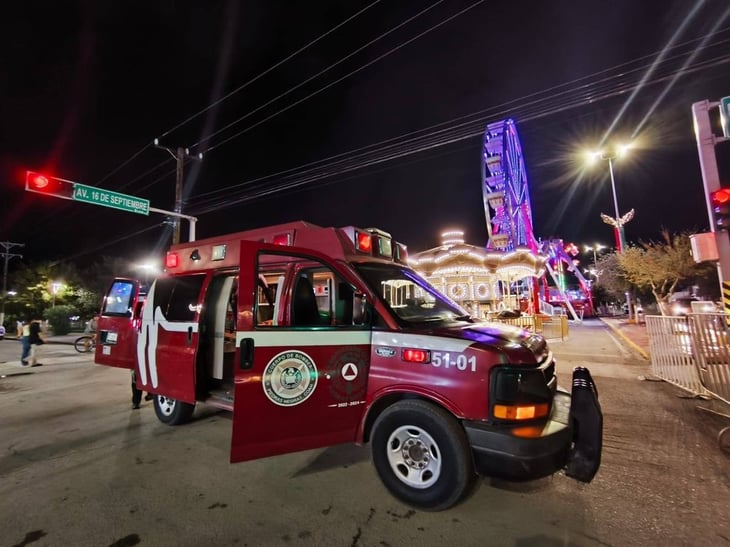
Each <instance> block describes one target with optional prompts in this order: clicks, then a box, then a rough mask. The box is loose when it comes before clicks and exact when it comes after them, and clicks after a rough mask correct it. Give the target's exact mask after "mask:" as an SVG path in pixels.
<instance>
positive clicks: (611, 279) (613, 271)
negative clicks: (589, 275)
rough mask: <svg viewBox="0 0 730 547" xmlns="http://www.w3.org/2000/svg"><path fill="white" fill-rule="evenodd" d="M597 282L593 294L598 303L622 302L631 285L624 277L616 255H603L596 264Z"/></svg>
mask: <svg viewBox="0 0 730 547" xmlns="http://www.w3.org/2000/svg"><path fill="white" fill-rule="evenodd" d="M596 270H597V271H598V274H599V275H598V281H597V282H596V291H595V293H594V296H595V295H598V296H597V299H598V300H599V301H605V302H622V301H624V300H625V296H624V295H625V294H626V291H628V290H629V289H631V284H630V283H629V282H628V281H627V279H626V277H625V276H624V273H623V270H622V269H621V266H620V264H619V261H618V255H617V254H616V253H609V254H605V255H603V256H602V257H600V258H599V259H598V261H597V262H596Z"/></svg>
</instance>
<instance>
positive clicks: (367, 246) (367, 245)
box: [355, 232, 373, 254]
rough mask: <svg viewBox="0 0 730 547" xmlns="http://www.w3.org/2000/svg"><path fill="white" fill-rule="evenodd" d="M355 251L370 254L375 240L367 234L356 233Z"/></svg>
mask: <svg viewBox="0 0 730 547" xmlns="http://www.w3.org/2000/svg"><path fill="white" fill-rule="evenodd" d="M355 249H356V250H358V251H360V252H361V253H367V254H370V253H371V252H372V251H373V240H372V238H371V237H370V234H368V233H366V232H355Z"/></svg>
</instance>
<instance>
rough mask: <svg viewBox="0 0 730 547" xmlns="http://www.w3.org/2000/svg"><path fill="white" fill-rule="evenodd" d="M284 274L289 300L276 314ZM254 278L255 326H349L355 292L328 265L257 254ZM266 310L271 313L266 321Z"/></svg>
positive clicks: (351, 323)
mask: <svg viewBox="0 0 730 547" xmlns="http://www.w3.org/2000/svg"><path fill="white" fill-rule="evenodd" d="M286 273H288V274H289V276H290V277H291V281H290V282H288V283H287V287H288V291H289V292H290V297H289V299H288V308H287V309H286V310H280V309H279V307H280V306H279V304H280V302H281V301H282V299H281V296H282V295H281V290H282V285H283V280H284V275H285V274H286ZM258 274H259V282H258V298H257V313H256V318H257V326H272V327H275V326H279V327H327V326H330V327H352V326H353V321H352V319H353V314H352V302H353V295H354V293H355V290H354V288H353V287H352V285H350V284H349V283H347V282H346V281H345V280H344V279H342V277H341V276H340V275H339V274H338V273H337V272H335V271H334V270H333V269H332V268H330V267H329V266H328V265H326V264H323V263H322V262H320V261H318V260H315V259H312V258H308V257H303V256H282V255H267V254H261V255H260V256H259V263H258ZM268 310H272V312H273V313H272V316H271V317H270V318H269V311H268ZM282 311H283V313H282Z"/></svg>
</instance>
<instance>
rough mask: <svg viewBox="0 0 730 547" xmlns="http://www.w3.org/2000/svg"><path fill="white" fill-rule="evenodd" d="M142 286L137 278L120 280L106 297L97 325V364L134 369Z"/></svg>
mask: <svg viewBox="0 0 730 547" xmlns="http://www.w3.org/2000/svg"><path fill="white" fill-rule="evenodd" d="M140 287H141V286H140V283H139V281H137V280H135V279H127V278H117V279H114V281H112V284H111V286H110V287H109V290H108V291H107V293H106V295H104V302H103V303H102V306H101V313H100V315H99V321H98V324H97V331H98V333H97V336H98V340H97V342H98V343H97V345H96V350H95V355H94V362H95V363H96V364H98V365H107V366H111V367H119V368H128V369H133V368H134V366H135V362H136V357H137V333H138V329H139V305H138V304H139V303H140V302H141V301H142V300H143V298H144V297H143V295H141V294H140ZM135 313H136V315H135Z"/></svg>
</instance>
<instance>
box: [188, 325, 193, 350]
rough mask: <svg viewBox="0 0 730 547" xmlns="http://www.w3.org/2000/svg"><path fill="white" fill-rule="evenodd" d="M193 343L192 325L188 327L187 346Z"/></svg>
mask: <svg viewBox="0 0 730 547" xmlns="http://www.w3.org/2000/svg"><path fill="white" fill-rule="evenodd" d="M192 343H193V327H188V346H189V345H190V344H192Z"/></svg>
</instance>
